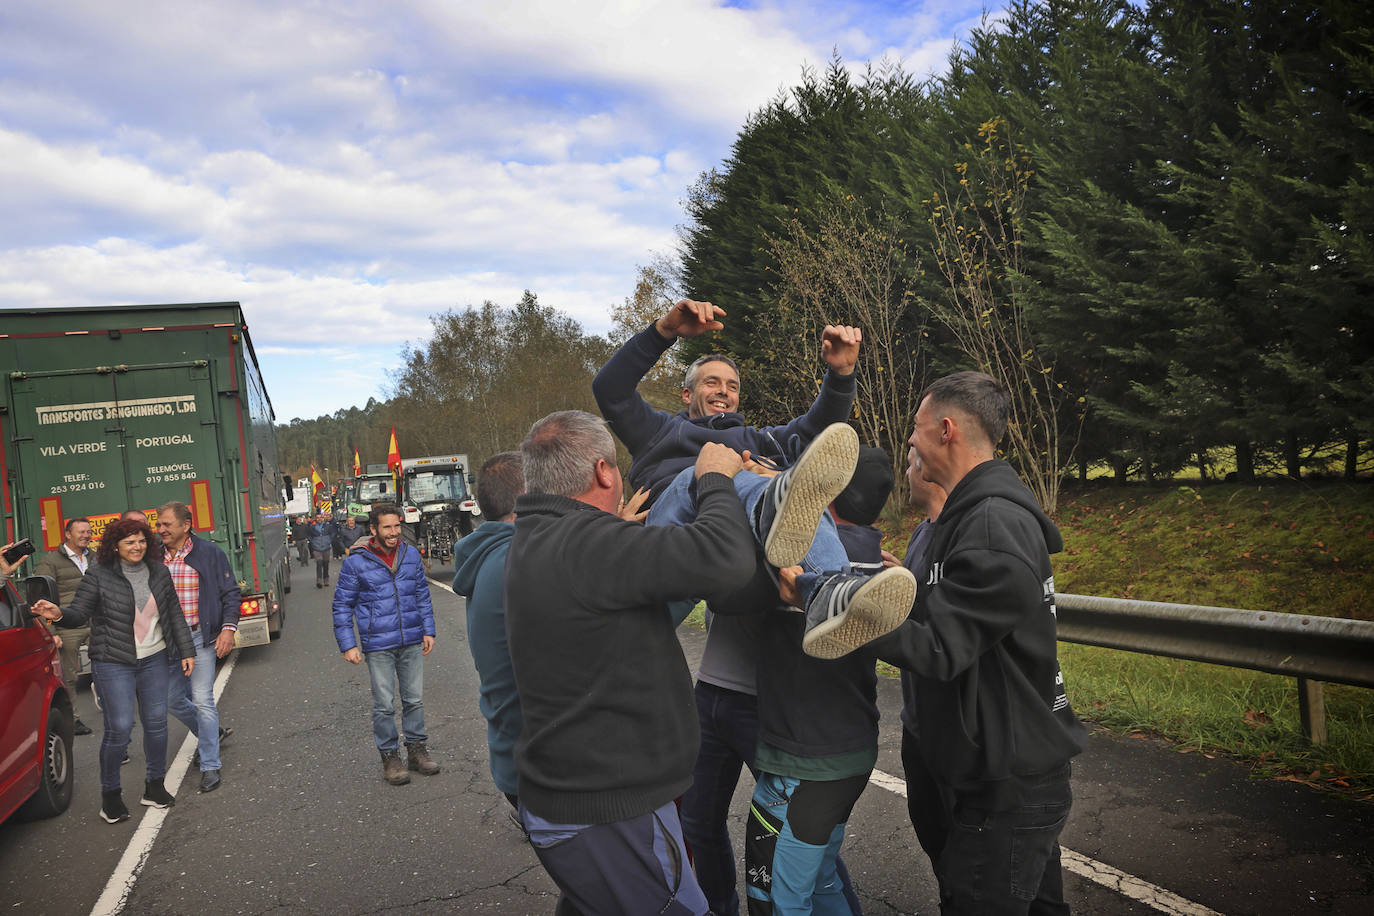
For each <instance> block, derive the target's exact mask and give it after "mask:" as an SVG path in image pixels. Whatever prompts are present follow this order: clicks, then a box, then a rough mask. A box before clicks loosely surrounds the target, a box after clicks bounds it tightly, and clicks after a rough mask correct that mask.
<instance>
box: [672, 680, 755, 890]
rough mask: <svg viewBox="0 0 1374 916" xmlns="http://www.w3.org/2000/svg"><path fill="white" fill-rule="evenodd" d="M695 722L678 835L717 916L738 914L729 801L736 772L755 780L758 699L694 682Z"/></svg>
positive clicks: (737, 775)
mask: <svg viewBox="0 0 1374 916" xmlns="http://www.w3.org/2000/svg"><path fill="white" fill-rule="evenodd" d="M696 700H697V719H698V720H699V721H700V723H701V747H700V749H699V750H698V751H697V763H696V769H695V770H694V771H693V773H692V785H691V788H689V789H688V790H687V792H686V794H685V795H683V796H682V835H683V836H684V837H686V838H687V844H688V845H689V846H690V847H691V850H692V866H693V867H694V868H695V869H696V873H697V881H699V882H700V883H701V889H702V890H703V891H704V892H705V893H706V902H707V903H709V904H710V905H711V912H712V913H714V914H716V916H737V914H738V913H739V892H738V890H737V879H736V877H735V848H734V846H732V845H731V843H730V829H729V827H728V826H727V825H728V823H729V819H730V801H731V799H733V798H734V795H735V786H736V785H738V783H739V774H740V770H741V769H743V768H744V767H748V768H749V772H750V773H751V774H753V776H754V778H755V779H757V778H758V773H757V772H756V771H755V770H754V747H755V745H756V744H757V743H758V738H759V713H758V706H759V700H758V697H756V696H754V695H753V694H751V693H741V692H740V691H738V690H728V689H726V688H724V687H717V686H716V685H715V684H708V683H705V682H704V681H697V686H696Z"/></svg>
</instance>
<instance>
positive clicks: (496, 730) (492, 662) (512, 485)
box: [453, 452, 525, 823]
mask: <svg viewBox="0 0 1374 916" xmlns="http://www.w3.org/2000/svg"><path fill="white" fill-rule="evenodd" d="M524 492H525V475H524V472H523V471H522V470H521V461H520V453H519V452H501V453H500V454H499V455H493V456H492V457H491V458H488V459H487V460H486V462H485V463H484V464H483V465H482V467H481V470H479V471H478V472H477V505H478V506H479V507H480V508H481V510H482V518H484V519H486V521H484V522H483V523H482V524H480V525H478V526H477V530H475V531H473V532H472V534H469V535H468V536H467V537H465V538H463V539H462V540H460V541H459V542H458V543H457V544H456V545H454V548H453V566H454V569H455V572H454V575H453V590H454V592H456V593H457V594H459V595H462V596H463V597H464V598H465V599H467V602H466V604H467V622H468V649H469V650H470V651H471V652H472V661H473V664H475V665H476V666H477V676H478V678H479V679H480V680H481V682H482V687H481V696H480V698H479V700H478V706H479V708H480V709H481V710H482V715H483V716H484V717H486V720H487V752H488V757H489V759H490V765H491V778H492V781H493V782H495V783H496V788H497V789H498V790H500V792H501V794H502V795H504V796H505V797H506V801H507V802H509V803H510V806H511V808H510V811H511V814H512V816H513V817H515V819H516V822H517V823H518V822H519V815H518V813H517V812H518V810H519V808H518V806H519V799H518V797H517V793H518V791H519V786H518V782H517V778H516V771H515V742H516V739H518V738H519V737H520V729H521V726H522V724H523V723H524V719H523V717H522V716H521V715H520V697H519V696H518V695H517V693H516V690H515V672H514V670H513V669H512V667H511V660H510V648H509V647H508V646H507V645H506V596H505V587H506V552H507V550H508V549H509V548H510V541H511V538H512V537H513V536H514V535H515V499H516V497H517V496H519V495H520V494H521V493H524Z"/></svg>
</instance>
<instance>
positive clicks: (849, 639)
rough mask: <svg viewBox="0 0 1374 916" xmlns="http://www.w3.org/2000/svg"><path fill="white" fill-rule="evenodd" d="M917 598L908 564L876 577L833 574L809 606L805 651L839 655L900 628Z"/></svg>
mask: <svg viewBox="0 0 1374 916" xmlns="http://www.w3.org/2000/svg"><path fill="white" fill-rule="evenodd" d="M915 601H916V577H915V576H913V575H912V574H911V570H909V569H907V568H906V567H905V566H891V567H888V568H887V569H884V570H883V571H882V572H880V573H878V574H877V575H873V576H852V575H835V576H830V577H829V578H828V579H826V580H825V581H824V582H822V583H821V585H820V587H819V588H818V589H816V593H815V594H814V595H812V596H811V601H810V603H809V604H808V605H807V606H806V634H805V635H804V636H802V651H803V652H805V653H806V654H807V655H810V656H812V657H813V658H840V657H841V656H845V655H848V654H849V653H850V652H853V651H854V650H855V649H857V648H859V647H860V646H862V645H866V644H867V643H870V642H872V641H873V640H875V639H877V638H878V637H879V636H882V635H883V634H885V633H890V632H892V631H893V630H895V629H897V627H899V626H900V625H901V624H902V621H904V620H906V618H907V615H909V614H910V613H911V607H912V605H913V604H914V603H915Z"/></svg>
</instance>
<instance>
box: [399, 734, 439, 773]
mask: <svg viewBox="0 0 1374 916" xmlns="http://www.w3.org/2000/svg"><path fill="white" fill-rule="evenodd" d="M406 757H407V760H406V766H407V767H408V768H409V769H412V770H419V771H420V775H421V776H433V775H434V774H435V773H437V772H439V764H437V763H435V762H434V760H433V758H431V757H430V756H429V751H428V750H426V749H425V745H424V742H423V741H417V742H415V743H414V744H407V745H406Z"/></svg>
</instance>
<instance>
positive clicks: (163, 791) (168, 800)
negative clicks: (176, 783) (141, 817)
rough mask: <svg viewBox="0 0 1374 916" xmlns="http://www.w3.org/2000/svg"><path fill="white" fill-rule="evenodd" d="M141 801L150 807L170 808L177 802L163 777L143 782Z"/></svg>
mask: <svg viewBox="0 0 1374 916" xmlns="http://www.w3.org/2000/svg"><path fill="white" fill-rule="evenodd" d="M140 801H141V803H142V804H145V805H147V806H148V807H149V808H170V807H172V806H173V805H175V804H176V803H177V800H176V799H175V798H173V797H172V795H171V793H170V792H168V791H167V788H166V787H165V786H164V785H163V784H162V780H161V779H150V780H148V781H147V782H146V783H144V784H143V798H142V799H140Z"/></svg>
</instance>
